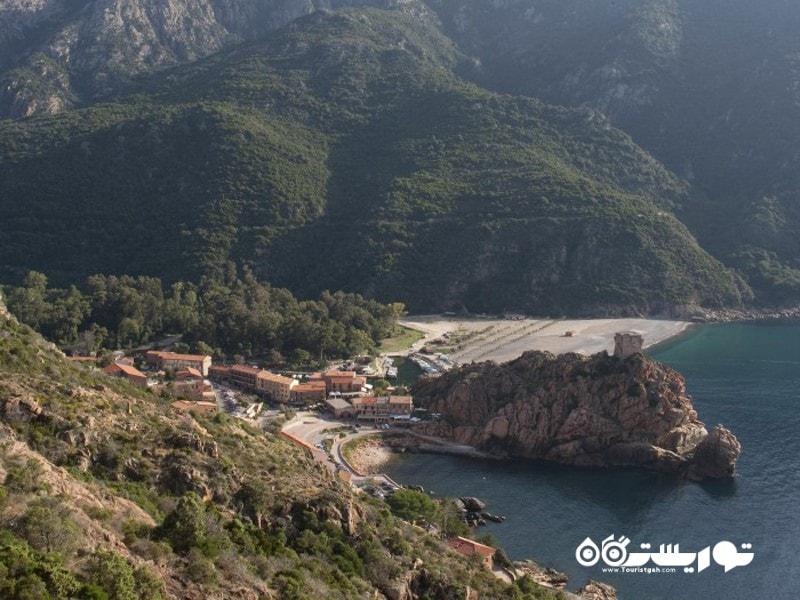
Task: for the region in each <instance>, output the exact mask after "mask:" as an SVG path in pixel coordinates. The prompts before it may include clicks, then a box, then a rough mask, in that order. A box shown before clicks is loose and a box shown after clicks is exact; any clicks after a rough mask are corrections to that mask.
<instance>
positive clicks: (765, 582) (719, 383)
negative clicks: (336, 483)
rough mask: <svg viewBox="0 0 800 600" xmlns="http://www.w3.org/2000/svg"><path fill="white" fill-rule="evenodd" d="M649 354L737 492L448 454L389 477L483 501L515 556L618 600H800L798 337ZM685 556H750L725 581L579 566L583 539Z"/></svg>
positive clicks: (721, 333)
mask: <svg viewBox="0 0 800 600" xmlns="http://www.w3.org/2000/svg"><path fill="white" fill-rule="evenodd" d="M652 355H653V356H654V357H655V358H656V359H658V360H660V361H662V362H665V363H667V364H669V365H671V366H673V367H675V368H676V369H678V370H679V371H680V372H682V373H683V374H684V375H685V377H686V382H687V390H688V393H689V394H690V395H691V396H692V398H693V399H694V404H695V408H696V409H697V410H698V412H699V414H700V417H701V419H703V421H704V422H705V423H706V425H707V426H713V425H714V424H716V423H723V424H725V425H726V426H727V427H729V428H730V429H731V430H733V431H734V433H735V434H736V435H737V437H738V438H739V440H740V442H741V443H742V447H743V451H742V455H741V457H740V459H739V464H738V470H737V476H736V478H735V479H734V480H731V481H722V482H710V483H702V484H697V483H690V482H684V481H676V480H674V479H672V478H670V477H665V476H660V475H657V474H653V473H645V472H639V471H635V470H630V471H628V470H626V471H611V472H591V471H576V470H569V469H560V468H553V467H547V466H541V465H535V464H530V463H519V462H517V463H498V462H482V461H471V460H464V459H458V458H454V457H443V456H424V455H417V456H403V457H397V458H396V459H394V460H393V463H392V464H391V465H390V466H389V468H388V469H387V470H388V472H389V473H390V474H391V475H392V477H394V478H396V479H397V480H399V481H401V482H404V483H417V484H422V485H424V486H425V489H427V490H432V491H434V492H435V493H436V494H439V495H451V496H458V495H461V496H463V495H471V496H478V497H480V498H482V499H484V500H485V501H487V502H488V503H489V504H490V507H489V510H491V511H492V512H495V513H499V514H504V515H506V516H507V517H508V521H506V522H505V523H502V524H490V525H489V526H487V527H485V528H482V529H481V532H487V533H492V534H493V535H494V536H495V537H496V538H497V539H498V540H499V542H500V544H501V545H502V546H504V547H505V548H506V550H507V552H508V554H509V556H510V557H511V558H525V557H531V558H535V559H537V560H538V561H539V562H541V563H543V564H546V565H551V566H554V567H556V568H558V569H559V570H561V571H565V572H566V573H567V574H568V575H569V576H570V587H571V589H575V588H576V587H578V586H580V585H582V584H583V583H584V582H585V581H586V580H587V579H590V578H592V579H598V580H601V581H607V582H609V583H611V584H613V585H614V586H616V587H617V589H618V591H619V594H620V598H622V599H624V600H655V599H671V600H698V599H705V598H709V599H716V598H724V599H726V600H752V599H756V598H775V599H778V598H780V599H784V598H796V597H798V596H800V592H799V591H798V589H800V511H798V501H800V410H798V406H800V326H798V325H780V326H778V325H772V326H769V325H719V326H716V325H715V326H702V327H697V328H694V329H693V330H691V331H690V332H689V333H687V334H686V335H684V336H683V337H682V338H680V339H679V340H676V341H674V342H672V343H669V344H668V345H663V346H661V347H659V348H656V349H655V350H654V351H653V352H652ZM612 533H613V534H616V535H617V537H618V536H619V535H622V534H624V535H626V536H627V537H629V538H631V540H632V542H631V544H630V546H629V547H628V550H629V551H634V552H635V551H640V550H639V544H640V543H644V542H649V543H652V544H653V545H654V548H655V547H656V546H657V545H659V544H669V543H679V544H680V545H681V551H682V552H698V551H700V550H701V549H703V548H705V547H706V546H711V547H712V548H713V546H714V544H716V543H717V542H719V541H722V540H729V541H731V542H733V543H735V544H736V545H737V546H739V545H740V544H742V543H745V542H748V543H751V544H752V545H753V549H752V552H753V553H754V554H755V558H754V560H753V562H752V563H751V564H750V565H748V566H744V567H737V568H735V569H733V570H731V571H730V572H728V573H724V571H723V568H722V567H720V566H719V565H717V564H716V563H715V562H713V561H712V564H711V566H710V567H709V568H708V569H706V570H704V571H703V572H702V573H694V574H686V573H683V572H682V569H681V572H680V573H675V574H638V573H631V574H609V573H604V572H602V570H601V564H602V562H601V563H600V564H598V565H596V566H594V567H591V568H586V567H582V566H580V565H579V564H578V563H577V562H576V560H575V549H576V547H577V546H578V545H579V544H580V543H581V542H582V541H583V540H584V539H585V538H586V537H587V536H590V537H591V538H592V539H593V540H595V541H596V542H598V543H599V542H600V541H601V540H602V539H603V538H605V537H607V536H608V535H610V534H612Z"/></svg>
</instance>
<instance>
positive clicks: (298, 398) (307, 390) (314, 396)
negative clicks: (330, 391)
mask: <svg viewBox="0 0 800 600" xmlns="http://www.w3.org/2000/svg"><path fill="white" fill-rule="evenodd" d="M326 393H327V389H326V386H325V382H324V381H308V382H306V383H298V384H297V385H296V386H294V387H293V388H292V389H291V391H290V392H289V399H290V401H291V402H292V404H316V403H317V402H322V401H323V400H325V394H326Z"/></svg>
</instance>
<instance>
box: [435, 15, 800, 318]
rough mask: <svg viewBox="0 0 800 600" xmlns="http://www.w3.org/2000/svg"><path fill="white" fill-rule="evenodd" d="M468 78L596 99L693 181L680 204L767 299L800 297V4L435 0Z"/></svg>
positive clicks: (593, 103)
mask: <svg viewBox="0 0 800 600" xmlns="http://www.w3.org/2000/svg"><path fill="white" fill-rule="evenodd" d="M430 5H431V6H433V7H435V9H436V10H437V12H438V14H439V15H440V17H441V19H442V23H443V26H444V28H445V31H447V33H448V34H449V35H451V36H452V38H453V39H454V40H455V41H456V42H457V43H458V44H459V46H460V48H461V50H462V51H463V52H465V53H468V54H469V55H471V56H474V57H476V59H477V60H478V61H479V62H480V69H478V70H475V71H473V72H472V74H471V77H472V78H473V79H474V80H475V81H478V82H480V83H481V84H482V85H484V86H486V87H488V88H490V89H494V90H498V91H504V92H508V93H514V94H524V95H530V96H536V97H538V98H541V99H543V100H544V101H546V102H552V103H555V104H560V105H565V106H583V107H591V108H594V109H596V110H599V111H602V112H603V114H605V115H607V116H608V117H609V118H610V120H611V121H612V122H613V124H614V125H615V126H616V127H619V128H621V129H622V130H624V131H625V132H627V133H629V134H630V135H631V136H632V137H633V139H634V140H635V141H636V143H638V144H640V145H642V146H643V147H644V148H646V149H647V150H648V151H650V152H652V153H653V154H654V155H655V156H656V157H657V158H658V159H659V160H660V161H662V162H663V163H664V164H665V165H666V166H667V167H668V168H670V169H671V170H672V171H673V172H674V173H676V174H677V175H678V176H680V177H682V178H684V179H685V180H686V181H688V182H689V183H690V184H691V185H692V187H693V189H694V191H695V193H694V194H693V201H692V202H688V203H685V204H684V205H683V206H682V207H681V210H679V211H677V215H678V217H679V218H680V219H681V220H682V221H683V222H685V223H686V224H687V225H688V226H689V228H690V229H691V230H692V232H693V233H694V234H695V235H696V236H697V237H698V239H699V240H700V243H701V245H702V246H703V247H704V248H705V249H706V250H708V251H709V252H711V253H712V254H713V255H714V256H716V257H717V258H719V259H721V260H722V261H723V262H725V263H726V264H728V265H729V266H732V267H735V268H737V269H738V270H739V271H740V272H741V273H743V274H744V275H745V276H746V277H747V278H748V281H749V282H750V284H751V285H752V286H753V288H754V289H755V290H756V292H757V294H758V300H759V301H760V302H762V303H766V304H775V303H781V302H797V301H798V299H800V204H798V201H797V197H798V192H799V191H800V179H798V173H800V154H798V152H797V148H798V143H800V125H798V124H799V123H800V104H798V89H800V71H798V56H800V43H798V38H797V30H798V28H800V8H799V7H798V6H797V5H795V4H792V3H789V2H785V1H783V0H765V1H763V2H748V1H746V0H733V1H728V0H725V1H723V0H646V1H644V2H642V1H639V0H621V1H618V2H593V1H591V0H565V1H560V2H553V1H550V0H512V1H508V2H492V3H489V2H482V1H480V0H438V1H436V2H431V3H430Z"/></svg>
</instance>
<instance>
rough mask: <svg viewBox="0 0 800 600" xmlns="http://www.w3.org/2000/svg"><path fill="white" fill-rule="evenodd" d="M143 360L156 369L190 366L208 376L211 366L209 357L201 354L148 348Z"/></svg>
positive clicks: (177, 368)
mask: <svg viewBox="0 0 800 600" xmlns="http://www.w3.org/2000/svg"><path fill="white" fill-rule="evenodd" d="M145 362H147V364H148V365H152V366H154V367H155V368H156V369H162V370H167V369H173V370H175V371H178V370H180V369H186V368H192V369H197V370H198V371H200V373H201V374H202V375H203V377H207V376H208V370H209V369H210V368H211V357H210V356H203V355H201V354H176V353H175V352H161V351H159V350H150V351H149V352H147V354H145Z"/></svg>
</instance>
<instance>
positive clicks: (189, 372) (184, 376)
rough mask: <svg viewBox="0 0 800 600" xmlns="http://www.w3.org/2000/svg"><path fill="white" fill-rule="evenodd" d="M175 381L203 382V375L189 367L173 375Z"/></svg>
mask: <svg viewBox="0 0 800 600" xmlns="http://www.w3.org/2000/svg"><path fill="white" fill-rule="evenodd" d="M175 380H176V381H203V374H202V373H201V372H200V371H198V370H197V369H193V368H191V367H189V368H188V369H182V370H180V371H178V372H177V373H175Z"/></svg>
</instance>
